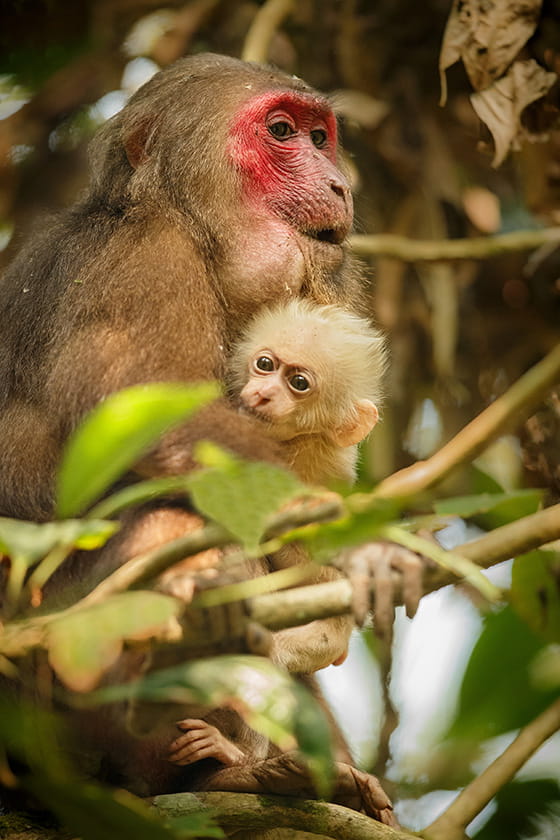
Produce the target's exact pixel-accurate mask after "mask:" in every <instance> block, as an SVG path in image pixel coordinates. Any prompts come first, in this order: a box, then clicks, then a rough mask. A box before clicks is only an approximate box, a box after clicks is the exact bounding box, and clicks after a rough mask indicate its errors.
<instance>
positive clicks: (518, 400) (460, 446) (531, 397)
mask: <svg viewBox="0 0 560 840" xmlns="http://www.w3.org/2000/svg"><path fill="white" fill-rule="evenodd" d="M559 382H560V345H558V346H557V347H555V348H554V350H551V352H550V353H549V354H548V355H547V356H545V357H544V359H542V360H541V361H540V362H538V363H537V364H536V365H534V367H532V368H531V369H530V370H528V371H527V372H526V373H524V374H523V376H521V377H520V378H519V379H518V380H517V382H514V384H513V385H512V386H511V387H510V388H508V390H507V391H506V392H505V394H502V396H501V397H498V399H497V400H495V401H494V402H493V403H492V404H491V405H489V406H488V408H485V409H484V411H482V412H481V413H480V414H479V415H478V416H477V417H475V418H474V420H471V422H470V423H469V424H468V425H466V426H465V427H464V429H461V431H460V432H458V433H457V434H456V435H455V437H454V438H452V440H450V441H449V443H446V444H445V446H442V448H441V449H439V450H438V451H437V452H436V453H435V454H434V455H432V456H431V458H428V459H427V460H425V461H417V462H416V463H415V464H413V465H412V466H410V467H406V468H405V469H403V470H399V471H398V472H396V473H393V475H390V476H389V477H388V478H386V479H385V480H384V481H382V482H381V483H380V484H378V486H377V487H376V489H375V490H374V491H373V493H371V494H370V497H371V499H372V500H374V499H377V498H380V497H382V498H395V497H407V496H412V495H414V494H416V493H419V492H420V491H421V490H427V489H428V488H429V487H432V486H433V485H434V484H437V483H438V482H439V481H441V480H442V479H443V478H445V477H446V476H447V475H448V474H449V473H450V472H451V470H453V469H454V468H455V467H457V466H458V465H459V464H463V463H465V462H466V461H471V460H472V459H473V458H476V456H477V455H478V454H480V452H482V450H483V449H485V448H486V447H487V446H488V444H489V443H490V441H492V440H493V439H494V438H495V437H497V436H498V435H499V434H501V433H502V432H503V431H504V428H507V426H508V425H509V424H511V423H516V424H519V423H520V422H521V420H522V418H523V415H525V416H526V415H527V414H528V413H529V412H530V411H531V410H533V409H535V408H536V407H537V406H538V405H539V403H540V402H541V400H542V399H543V397H544V396H545V395H546V394H547V393H548V391H549V390H550V389H551V388H552V387H553V386H554V385H557V384H558V383H559ZM364 502H365V503H366V504H367V495H366V496H364Z"/></svg>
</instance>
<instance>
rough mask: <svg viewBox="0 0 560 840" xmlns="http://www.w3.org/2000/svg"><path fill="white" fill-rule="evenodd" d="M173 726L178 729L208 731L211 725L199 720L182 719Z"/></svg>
mask: <svg viewBox="0 0 560 840" xmlns="http://www.w3.org/2000/svg"><path fill="white" fill-rule="evenodd" d="M175 726H178V727H179V729H208V727H209V726H211V724H210V723H208V722H207V721H205V720H201V719H200V718H183V720H177V721H175Z"/></svg>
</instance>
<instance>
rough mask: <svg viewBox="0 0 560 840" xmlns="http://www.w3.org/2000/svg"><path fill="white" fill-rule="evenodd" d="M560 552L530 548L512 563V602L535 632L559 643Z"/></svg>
mask: <svg viewBox="0 0 560 840" xmlns="http://www.w3.org/2000/svg"><path fill="white" fill-rule="evenodd" d="M559 579H560V554H558V553H557V552H555V551H531V552H529V553H528V554H523V555H521V556H520V557H517V558H516V560H515V561H514V563H513V570H512V580H511V602H512V605H513V608H514V609H515V611H516V612H517V614H518V615H519V616H520V617H521V618H522V619H523V620H524V621H526V622H527V624H528V625H529V627H530V628H531V630H533V632H534V633H537V634H538V635H540V636H542V637H543V638H544V639H546V640H547V641H549V642H560V589H559V588H558V580H559Z"/></svg>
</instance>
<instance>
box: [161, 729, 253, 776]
mask: <svg viewBox="0 0 560 840" xmlns="http://www.w3.org/2000/svg"><path fill="white" fill-rule="evenodd" d="M177 726H178V727H179V729H183V730H185V731H184V732H183V734H181V735H179V737H178V738H176V739H175V740H174V741H173V743H172V744H171V746H170V747H169V755H168V757H167V760H168V761H171V762H172V763H173V764H179V765H181V766H184V765H186V764H194V763H195V762H196V761H200V760H201V759H203V758H215V759H216V760H217V761H220V762H221V763H222V764H224V765H226V766H228V767H229V766H231V765H233V764H238V763H239V762H240V761H242V760H243V759H244V758H245V754H244V753H243V752H242V751H241V750H240V749H239V748H238V747H236V746H235V744H233V743H232V742H231V741H229V740H228V739H227V738H226V737H225V736H224V735H222V733H221V732H220V730H219V729H217V728H216V727H215V726H212V725H211V724H209V723H207V722H206V721H205V720H197V719H194V718H186V719H185V720H179V721H177Z"/></svg>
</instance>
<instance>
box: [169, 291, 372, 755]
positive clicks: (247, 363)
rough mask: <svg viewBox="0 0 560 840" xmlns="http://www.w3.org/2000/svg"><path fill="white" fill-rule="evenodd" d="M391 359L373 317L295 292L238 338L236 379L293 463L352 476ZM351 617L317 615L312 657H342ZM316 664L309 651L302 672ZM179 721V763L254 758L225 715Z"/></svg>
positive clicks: (281, 646) (305, 475) (279, 561)
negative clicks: (234, 737) (233, 735)
mask: <svg viewBox="0 0 560 840" xmlns="http://www.w3.org/2000/svg"><path fill="white" fill-rule="evenodd" d="M385 361H386V353H385V345H384V341H383V338H382V336H381V335H380V333H379V332H377V330H375V329H374V328H373V327H372V326H371V325H370V323H369V322H368V321H367V320H365V319H363V318H359V317H358V316H356V315H353V314H351V313H350V312H347V311H345V310H343V309H341V308H340V307H337V306H319V305H317V304H313V303H310V302H309V301H303V300H292V301H290V302H288V303H282V304H279V305H277V306H275V307H272V308H267V309H265V310H264V311H263V312H262V313H260V314H258V315H257V316H256V317H255V318H254V320H253V321H252V322H251V323H250V324H249V327H248V328H247V330H246V332H245V334H244V336H243V337H242V339H241V341H240V342H239V344H238V345H237V346H236V347H235V348H234V351H233V359H232V365H231V382H230V383H229V384H230V389H231V391H232V393H233V395H234V396H238V397H239V400H240V402H241V406H242V410H243V411H247V412H250V413H251V414H253V415H254V416H255V417H257V418H258V419H260V420H262V421H263V422H264V423H266V424H267V431H268V432H269V433H270V435H271V436H272V437H273V438H274V439H275V440H277V441H280V442H281V445H282V450H283V452H284V454H285V462H286V465H287V466H290V467H291V468H292V469H293V470H294V471H295V472H296V473H297V475H298V476H299V477H300V478H301V479H302V480H303V481H306V482H311V483H322V482H325V481H328V480H332V479H343V480H347V481H352V480H353V479H354V477H355V467H356V459H357V444H358V442H359V441H361V440H362V439H363V438H364V437H366V435H368V434H369V432H370V431H371V429H372V428H373V427H374V426H375V424H376V422H377V420H378V416H379V415H378V410H377V407H376V403H377V402H378V401H379V399H380V396H381V387H380V383H381V378H382V375H383V370H384V368H385ZM302 559H304V557H303V549H301V548H299V547H298V546H297V545H294V544H291V545H289V546H284V548H283V549H282V550H281V551H280V552H278V553H277V555H275V557H274V564H273V565H274V566H275V567H276V568H278V567H280V566H286V565H293V564H294V563H295V562H299V561H301V560H302ZM337 575H338V572H337V571H336V570H335V569H332V568H330V567H323V568H322V569H321V570H319V572H318V579H321V580H328V579H331V578H332V577H336V576H337ZM352 627H353V620H352V618H351V617H350V616H339V617H337V618H331V619H329V620H328V621H327V622H325V621H323V622H312V623H311V624H310V625H308V630H307V633H308V637H307V647H308V649H309V654H310V656H311V657H312V659H313V660H317V657H318V651H319V650H320V646H321V644H324V640H327V639H328V644H327V650H326V658H325V661H324V665H328V664H331V663H332V664H340V663H341V662H343V661H344V659H345V658H346V651H347V643H348V638H349V636H350V633H351V630H352ZM299 632H300V628H298V629H297V631H296V633H297V634H298V635H297V636H296V639H297V641H296V642H294V644H298V645H299V644H300V642H299ZM293 633H294V630H293V629H287V630H283V631H280V632H278V633H276V634H275V643H276V644H275V646H274V648H273V650H272V652H271V655H272V658H273V660H275V661H276V662H278V663H280V664H282V660H283V654H284V652H285V651H286V650H290V648H291V644H292V643H291V636H292V634H293ZM334 639H339V641H340V649H341V654H340V656H338V657H337V658H336V659H334V660H333V659H332V658H330V659H329V658H328V657H329V651H330V650H331V648H332V645H333V641H334ZM301 653H302V655H304V653H305V652H303V651H302V652H301ZM309 668H310V665H305V663H304V662H303V661H302V669H301V670H302V672H305V671H306V670H308V669H309ZM213 723H218V726H217V727H216V726H214V725H213ZM177 726H178V727H179V729H181V730H183V733H182V734H181V735H180V736H178V737H177V738H176V740H175V741H174V742H173V744H172V745H171V751H170V756H169V760H170V761H172V762H173V763H175V764H179V765H183V766H184V765H189V764H193V763H196V762H198V761H199V760H200V759H203V758H214V759H216V760H218V761H219V762H220V763H221V764H223V765H224V766H226V767H227V766H232V765H235V764H239V763H243V762H244V761H245V760H246V756H245V754H244V753H243V751H242V750H241V749H239V747H238V746H237V745H236V744H235V743H232V742H231V741H230V740H229V739H228V738H226V737H225V735H224V734H223V730H224V729H225V728H226V727H224V725H223V721H222V720H221V719H218V720H216V721H211V720H209V719H208V718H205V719H204V720H199V719H196V720H194V719H187V720H182V721H178V723H177ZM228 735H230V732H229V731H228Z"/></svg>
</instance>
